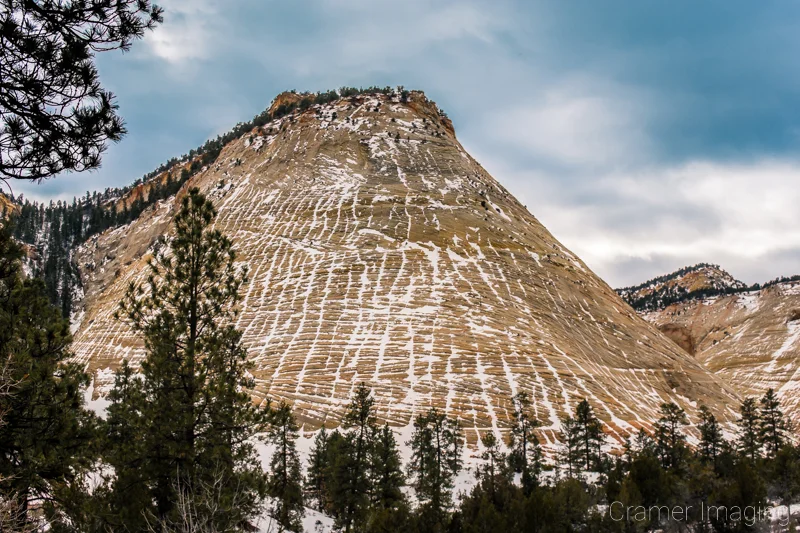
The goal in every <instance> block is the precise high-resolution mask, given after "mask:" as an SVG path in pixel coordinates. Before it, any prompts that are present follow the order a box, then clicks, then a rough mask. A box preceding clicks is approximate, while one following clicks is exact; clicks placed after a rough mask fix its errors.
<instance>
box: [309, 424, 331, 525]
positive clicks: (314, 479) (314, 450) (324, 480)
mask: <svg viewBox="0 0 800 533" xmlns="http://www.w3.org/2000/svg"><path fill="white" fill-rule="evenodd" d="M328 438H329V436H328V430H326V429H325V426H322V429H320V430H319V432H318V433H317V435H316V437H314V444H313V445H312V446H311V451H310V453H309V456H308V473H307V475H306V481H305V487H306V491H307V492H308V494H309V495H310V496H311V500H312V501H313V502H315V504H316V505H315V509H316V510H317V511H320V512H325V510H326V509H327V506H328V480H329V476H328V474H329V468H328V466H329V464H330V461H329V459H330V457H329V453H328Z"/></svg>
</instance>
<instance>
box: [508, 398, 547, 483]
mask: <svg viewBox="0 0 800 533" xmlns="http://www.w3.org/2000/svg"><path fill="white" fill-rule="evenodd" d="M537 427H539V421H538V420H536V418H535V417H534V416H533V414H532V413H531V401H530V397H529V396H528V393H526V392H524V391H523V392H519V393H517V395H516V396H514V425H513V426H512V427H511V439H510V443H509V448H510V453H509V455H508V461H509V466H510V467H511V468H512V470H513V471H514V472H518V473H520V474H522V477H521V482H522V488H523V490H524V491H525V494H530V493H531V491H532V490H533V488H534V487H536V486H537V485H538V484H539V474H540V473H541V470H542V448H541V446H540V444H539V439H538V438H537V437H536V434H535V433H534V431H535V430H536V428H537Z"/></svg>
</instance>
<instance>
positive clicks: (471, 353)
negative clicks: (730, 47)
mask: <svg viewBox="0 0 800 533" xmlns="http://www.w3.org/2000/svg"><path fill="white" fill-rule="evenodd" d="M189 186H197V187H200V189H201V190H203V191H204V192H206V193H207V194H208V195H209V196H210V197H211V198H212V199H213V201H214V203H215V205H216V207H217V209H218V211H219V216H218V218H217V221H216V226H217V228H219V229H220V230H222V231H223V232H225V233H226V234H227V235H229V236H230V237H231V238H232V239H233V242H234V245H235V247H236V249H237V250H238V254H239V255H238V257H239V258H240V259H241V260H242V261H243V262H247V263H248V264H249V267H250V274H251V275H250V279H251V281H250V282H249V284H248V285H247V286H246V288H245V295H244V302H243V312H242V314H241V317H240V319H239V323H238V327H239V328H241V330H242V331H243V332H244V343H245V344H246V346H247V349H248V352H249V354H250V356H251V358H252V360H253V362H254V363H255V370H254V375H255V377H256V379H257V389H256V395H257V396H258V397H263V396H270V397H273V398H282V399H286V400H288V401H289V402H292V403H293V404H294V405H295V407H296V409H297V412H298V414H299V415H300V419H301V420H302V421H303V422H304V423H305V424H306V426H307V428H313V427H317V426H319V425H320V424H322V423H328V425H334V424H336V422H337V421H338V419H339V417H340V416H341V413H342V411H343V408H344V406H345V405H346V403H347V401H348V398H349V396H350V394H351V392H352V390H353V388H354V387H355V385H356V383H358V382H361V381H363V382H366V383H368V384H369V385H371V386H372V387H373V388H374V389H375V392H376V395H377V398H378V405H379V412H380V416H381V418H383V419H384V420H387V421H389V422H390V423H391V424H393V425H396V426H402V425H406V424H408V423H409V422H410V420H411V417H412V416H413V415H414V414H417V413H420V412H422V411H424V410H427V409H428V408H429V407H430V406H437V407H440V408H441V409H444V410H445V411H447V412H448V413H449V414H450V415H452V416H456V417H458V418H459V419H460V421H461V423H462V424H463V426H464V427H465V429H466V430H467V435H468V439H469V440H470V441H471V442H474V441H475V439H476V437H477V434H478V432H479V431H482V430H495V431H498V432H499V433H502V432H503V431H505V429H506V428H507V427H508V423H509V418H510V416H511V412H512V405H511V398H512V396H513V395H514V394H515V393H516V392H518V391H527V392H529V393H530V394H531V396H532V397H533V399H534V401H535V410H536V415H537V416H538V418H539V419H540V420H541V421H542V422H543V424H544V430H543V436H544V438H545V439H547V440H548V441H551V442H552V440H553V438H554V435H555V432H556V431H557V429H558V427H559V417H561V416H564V415H565V414H568V413H570V412H571V409H572V408H573V407H574V405H575V404H576V403H577V402H578V401H579V400H580V399H581V398H584V397H585V398H587V399H588V400H589V401H590V402H591V403H592V405H593V406H594V408H595V410H596V412H597V414H598V415H599V416H600V418H601V419H602V420H603V421H604V422H605V423H606V424H607V428H608V430H609V432H610V433H611V434H612V435H614V436H616V437H621V436H622V435H624V434H626V433H627V432H629V431H630V430H632V429H635V428H638V427H640V426H646V425H648V424H650V423H652V422H653V421H654V420H656V419H657V418H658V414H657V413H658V409H659V405H660V404H661V403H662V402H665V401H669V400H674V401H676V402H678V403H679V404H680V405H681V406H682V407H684V408H686V409H687V410H688V411H689V412H690V413H695V412H696V408H697V407H698V406H699V404H700V403H705V404H707V405H709V406H710V407H711V408H712V409H713V410H714V411H715V412H716V413H717V414H718V415H719V416H721V417H722V418H723V419H724V420H731V419H732V417H733V409H734V408H735V406H736V404H737V402H738V399H737V397H736V394H735V393H734V392H732V390H730V389H729V388H728V387H727V386H726V385H724V384H723V383H722V382H721V381H720V380H719V379H718V378H717V377H716V376H714V375H713V374H712V373H710V372H708V371H707V370H706V369H705V368H703V367H702V366H701V365H700V364H698V363H697V362H696V361H694V359H693V358H692V357H690V356H688V355H687V354H686V353H685V352H684V351H683V350H681V349H679V348H678V347H677V346H675V345H674V344H673V343H672V342H671V341H669V340H668V339H667V338H666V337H664V336H663V335H662V334H661V333H659V332H658V331H657V330H656V329H655V328H654V327H653V326H651V325H650V324H648V323H647V322H645V321H644V320H642V319H641V318H640V317H639V316H637V315H636V314H635V313H634V312H633V311H632V310H631V309H630V307H628V306H627V304H625V303H624V302H623V301H622V300H621V299H620V298H619V297H618V295H617V294H616V293H615V292H614V291H613V290H612V289H611V288H609V287H608V286H607V285H606V284H605V283H604V282H603V281H601V280H600V279H599V278H598V277H597V276H595V275H594V274H593V273H592V272H591V271H590V270H589V269H588V268H587V267H586V265H585V264H584V263H583V262H582V261H581V260H580V259H578V258H577V257H575V255H573V254H572V253H571V252H570V251H569V250H567V249H566V248H565V247H564V246H562V245H561V244H560V243H559V242H558V241H557V240H556V239H555V238H554V237H553V236H552V235H551V234H550V233H549V232H548V231H547V230H546V229H545V228H544V227H543V226H542V225H541V224H540V223H539V222H538V221H537V220H536V219H535V218H534V217H533V216H532V215H531V214H530V213H529V212H528V211H527V210H526V209H525V207H523V206H522V205H521V204H520V203H519V202H518V201H517V200H516V199H514V198H513V197H512V196H511V195H510V194H509V193H508V191H506V190H505V189H504V188H503V187H502V186H501V185H500V184H499V183H498V182H497V181H495V180H494V179H493V178H492V177H491V176H490V175H489V174H488V173H487V172H486V171H485V170H484V169H483V168H482V167H481V166H480V165H479V164H478V163H477V162H476V161H475V160H474V159H472V157H470V156H469V154H467V153H466V152H465V151H464V149H463V148H462V147H461V145H460V144H459V143H458V141H457V140H456V138H455V135H454V133H453V130H452V124H451V123H450V121H449V120H447V119H446V117H444V116H443V115H442V114H441V113H440V111H439V110H438V108H437V107H436V106H435V104H433V103H432V102H430V101H428V100H427V99H426V98H425V96H424V95H422V93H418V92H413V93H411V96H410V100H409V101H408V102H401V101H400V99H399V98H398V97H397V96H394V97H391V96H383V95H374V96H364V97H357V98H350V99H342V100H338V101H336V102H333V103H331V104H327V105H324V106H314V107H312V108H311V109H309V110H306V111H304V112H303V113H296V114H293V115H290V116H287V117H283V118H282V119H280V120H278V121H275V122H273V123H270V124H268V125H266V126H265V127H264V128H260V129H258V130H255V131H253V132H252V133H251V134H250V135H245V136H244V137H243V138H241V139H238V140H236V141H233V142H231V143H230V144H229V145H228V146H226V147H225V149H224V150H223V151H222V153H221V155H220V156H219V158H218V160H217V161H216V163H215V164H213V165H211V166H210V167H209V168H206V169H204V170H203V171H202V172H200V173H199V174H197V175H196V176H194V177H193V178H192V179H191V181H190V183H189ZM177 204H178V200H177V199H173V200H171V201H166V202H161V203H160V204H158V205H156V206H155V207H154V208H151V209H149V210H148V211H146V212H145V213H144V214H143V215H142V216H141V217H140V218H139V219H138V220H136V221H135V222H133V223H132V224H130V225H129V226H126V227H124V228H118V229H116V230H114V231H111V232H108V233H106V234H103V235H100V236H98V237H96V238H93V239H92V240H91V241H90V242H88V243H87V244H86V245H84V246H83V248H81V249H80V251H79V253H78V258H79V262H80V266H81V276H82V280H83V283H84V287H85V300H84V302H83V308H84V316H83V319H82V322H81V324H80V327H79V329H78V331H77V333H76V336H75V353H76V357H77V358H78V359H79V360H81V361H84V362H85V363H86V364H87V365H88V368H89V369H90V370H91V371H93V372H95V373H96V375H97V376H98V379H99V380H100V381H105V383H106V385H107V384H108V382H109V379H110V373H109V372H108V370H107V369H112V370H113V369H114V368H116V367H117V366H118V365H119V364H120V361H121V360H122V359H123V358H131V359H133V360H134V361H135V360H137V359H138V358H140V357H141V356H142V355H143V346H142V342H141V339H140V338H137V337H136V336H135V335H133V334H132V333H131V332H130V331H129V330H128V329H127V327H126V326H125V325H124V324H122V323H120V322H117V321H115V320H114V318H113V316H112V315H113V312H114V310H115V309H116V307H117V303H118V301H119V300H120V298H121V296H122V294H123V292H124V289H125V287H126V286H127V285H128V283H129V282H131V281H135V282H141V281H142V280H143V279H144V277H145V272H146V270H145V262H146V260H147V259H148V257H149V256H150V254H151V252H152V244H153V243H154V241H155V239H156V238H157V237H158V236H159V235H162V234H165V233H168V232H169V231H170V219H171V216H172V215H173V214H174V212H175V209H176V206H177Z"/></svg>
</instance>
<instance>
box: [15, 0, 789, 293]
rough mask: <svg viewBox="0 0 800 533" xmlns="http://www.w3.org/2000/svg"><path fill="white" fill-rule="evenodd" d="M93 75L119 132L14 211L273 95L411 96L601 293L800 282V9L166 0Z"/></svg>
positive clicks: (198, 135)
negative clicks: (644, 286)
mask: <svg viewBox="0 0 800 533" xmlns="http://www.w3.org/2000/svg"><path fill="white" fill-rule="evenodd" d="M159 3H160V4H161V5H163V7H165V9H166V14H165V18H166V21H165V23H164V24H163V25H162V26H161V27H159V28H158V29H157V30H156V31H155V32H154V33H152V34H150V35H148V36H147V38H146V39H145V40H144V41H143V42H139V43H137V44H136V45H135V46H134V48H133V49H132V51H131V52H129V53H127V54H124V55H122V54H116V53H113V54H112V53H107V54H102V55H101V57H100V58H99V59H98V61H99V67H100V73H101V77H102V80H103V82H104V84H105V85H106V86H107V88H109V89H111V90H112V91H113V92H114V93H115V94H116V96H117V99H118V103H119V105H120V110H121V113H122V114H123V116H124V117H125V119H126V122H127V126H128V130H129V135H128V136H127V137H126V138H125V139H124V140H123V141H122V142H121V143H120V144H118V145H115V146H113V147H111V148H110V150H109V151H108V153H107V155H106V158H105V160H104V165H103V168H102V169H101V170H100V171H98V172H95V173H92V174H88V175H87V174H82V175H67V176H61V177H58V178H56V179H53V180H50V181H48V182H45V183H43V184H39V185H28V186H25V187H23V186H20V185H18V184H15V187H16V189H17V190H15V192H16V193H19V192H24V193H25V194H26V196H28V197H33V198H38V199H49V198H70V199H71V198H72V196H73V195H80V194H85V192H86V191H87V190H94V189H103V188H105V187H106V186H117V185H124V184H127V183H130V182H131V181H133V180H134V179H136V178H138V177H140V176H141V175H142V174H144V173H146V172H147V171H149V170H152V169H153V168H155V167H156V166H158V165H159V164H160V163H162V162H164V161H166V160H167V159H169V158H170V157H172V156H178V155H180V154H183V153H185V152H187V151H188V150H189V149H191V148H193V147H195V146H197V145H199V144H202V142H204V141H205V140H206V139H207V138H209V137H213V136H216V135H217V134H219V133H222V132H224V131H226V130H228V129H230V127H231V126H233V125H234V124H235V123H236V122H238V121H242V120H247V119H249V118H251V117H252V116H253V115H255V114H257V113H258V112H260V111H261V110H263V109H264V108H265V107H267V106H268V105H269V103H270V101H271V99H272V98H273V97H274V96H275V95H276V94H277V93H278V92H280V91H282V90H285V89H297V90H311V91H316V90H325V89H330V88H336V87H340V86H343V85H349V86H369V85H379V86H383V85H393V86H394V85H404V86H406V87H407V88H419V89H422V90H424V91H425V92H426V94H427V95H428V96H429V97H430V98H431V99H433V100H435V101H436V102H437V103H438V104H439V105H440V106H441V107H442V108H443V109H445V110H446V111H447V112H448V114H449V115H450V117H451V118H452V119H453V122H454V123H455V127H456V132H457V135H458V138H459V140H460V141H461V142H462V144H464V146H465V147H466V148H467V150H469V151H470V153H471V154H472V155H473V156H474V157H476V158H477V159H478V161H480V162H481V163H482V164H483V165H484V166H485V167H486V168H487V170H488V171H489V172H490V173H491V174H492V175H493V176H494V177H495V178H497V179H498V180H499V181H500V182H501V183H503V184H504V185H505V186H506V187H507V188H509V189H510V190H511V191H512V192H513V193H514V194H515V195H516V196H517V197H518V198H519V199H520V201H522V203H524V204H526V205H527V206H528V208H529V209H530V211H531V212H532V213H533V214H534V215H535V216H536V217H537V218H539V220H540V221H542V223H544V224H545V226H547V227H548V228H549V229H550V231H551V232H553V234H554V235H555V236H556V237H557V238H558V239H559V240H560V241H561V242H563V243H564V244H566V245H567V246H568V247H569V248H571V249H572V250H573V251H575V252H576V253H577V254H579V255H580V256H581V257H582V258H583V259H584V260H585V261H586V262H587V263H588V264H589V266H590V267H592V268H593V269H594V270H595V272H597V273H598V274H599V275H600V276H602V277H603V278H604V279H605V280H606V281H608V282H609V283H610V284H611V285H612V286H622V285H627V284H633V283H637V282H639V281H643V280H644V279H647V278H649V277H652V276H655V275H658V274H661V273H664V272H667V271H671V270H674V269H676V268H679V267H681V266H684V265H687V264H692V263H697V262H714V263H719V264H721V265H722V266H723V267H724V268H726V269H727V270H729V271H730V272H731V273H732V274H733V275H734V276H736V277H738V278H740V279H742V280H744V281H746V282H756V281H766V280H768V279H771V278H774V277H776V276H779V275H791V274H800V208H799V207H800V54H798V50H800V31H798V24H799V23H800V3H797V2H789V1H784V2H777V1H771V0H758V1H757V2H756V1H753V0H741V1H738V0H722V1H713V0H704V1H703V2H697V1H696V0H690V1H683V0H669V1H664V0H637V1H630V0H624V1H615V0H603V1H602V2H597V1H592V0H570V1H568V2H562V1H555V0H553V1H548V2H539V1H530V0H527V1H518V2H513V1H505V0H493V1H491V2H490V1H486V2H478V1H471V0H458V1H455V0H452V1H451V0H442V1H437V0H403V1H400V0H394V1H391V2H384V1H377V0H347V1H345V0H341V1H337V0H309V1H299V0H298V1H291V2H290V1H285V0H283V1H277V0H226V1H224V2H222V1H219V0H216V1H212V0H162V1H161V2H159Z"/></svg>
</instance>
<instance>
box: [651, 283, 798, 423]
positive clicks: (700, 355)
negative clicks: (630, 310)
mask: <svg viewBox="0 0 800 533" xmlns="http://www.w3.org/2000/svg"><path fill="white" fill-rule="evenodd" d="M645 318H647V319H648V320H649V321H651V322H652V323H653V324H655V325H656V326H658V328H659V329H661V330H662V331H663V332H664V333H665V334H667V335H668V336H669V337H671V338H673V340H675V341H676V342H677V343H678V344H679V345H681V346H687V345H690V346H692V348H693V349H692V351H691V353H693V354H694V355H695V357H696V358H697V360H698V361H699V362H701V363H702V364H703V365H705V366H706V367H707V368H708V369H709V370H711V371H712V372H714V373H715V374H717V375H718V376H720V377H722V378H723V379H724V380H725V381H727V382H728V383H730V384H731V385H733V386H734V387H736V389H737V390H738V392H739V393H740V394H741V395H743V396H761V395H762V394H764V392H766V391H767V389H769V388H772V389H775V391H776V392H777V394H778V396H779V397H780V399H781V401H782V403H783V406H784V408H785V411H786V414H787V415H788V416H789V417H790V418H791V419H792V420H793V421H794V423H795V424H800V282H797V281H795V282H786V283H778V284H776V285H772V286H770V287H767V288H765V289H761V290H758V291H748V292H744V293H740V294H734V295H729V296H718V297H714V298H707V299H703V300H694V301H689V302H682V303H678V304H674V305H671V306H668V307H667V308H665V309H663V310H659V311H654V312H651V313H647V314H646V315H645Z"/></svg>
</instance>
